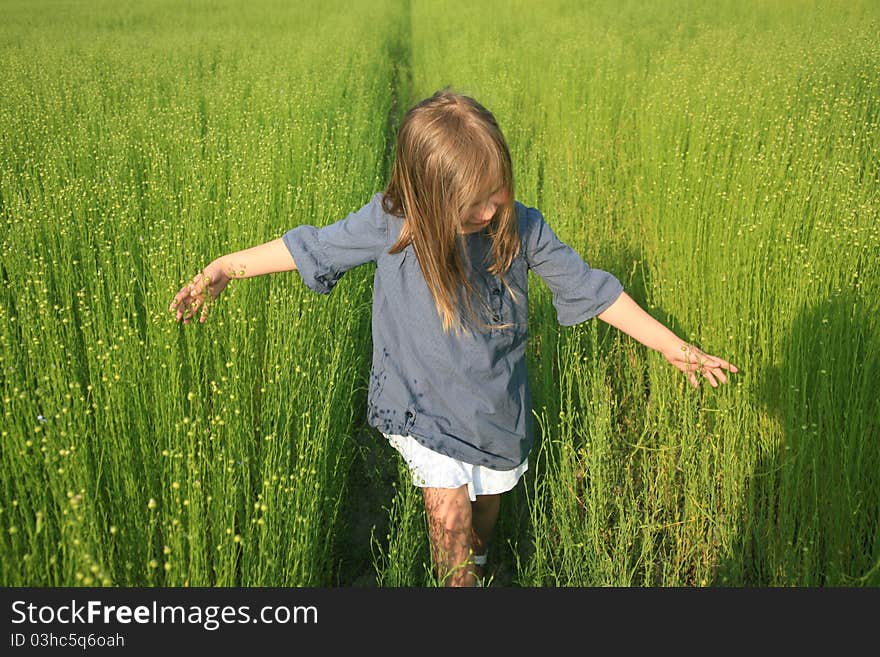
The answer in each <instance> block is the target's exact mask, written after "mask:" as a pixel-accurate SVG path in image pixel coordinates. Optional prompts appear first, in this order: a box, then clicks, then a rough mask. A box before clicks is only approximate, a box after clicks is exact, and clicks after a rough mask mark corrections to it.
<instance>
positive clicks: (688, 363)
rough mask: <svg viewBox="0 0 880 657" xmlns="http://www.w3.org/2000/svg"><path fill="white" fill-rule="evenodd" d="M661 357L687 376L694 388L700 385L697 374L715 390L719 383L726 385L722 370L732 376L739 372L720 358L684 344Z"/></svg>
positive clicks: (725, 376)
mask: <svg viewBox="0 0 880 657" xmlns="http://www.w3.org/2000/svg"><path fill="white" fill-rule="evenodd" d="M663 355H664V356H665V357H666V360H668V361H669V362H670V363H672V365H674V366H675V367H677V368H678V369H680V370H681V371H682V372H684V373H685V374H687V377H688V381H690V382H691V385H692V386H693V387H694V388H697V387H699V385H700V382H699V381H698V380H697V373H699V374H702V375H703V376H704V377H706V379H707V380H708V381H709V383H710V384H711V386H712V387H713V388H717V387H718V383H719V382H721V383H727V375H726V374H725V373H724V370H727V371H728V372H731V373H734V374H735V373H737V372H739V369H737V367H736V365H731V364H730V363H728V362H727V361H726V360H724V359H722V358H718V357H717V356H712V355H710V354H707V353H705V352H704V351H701V350H700V349H697V348H696V347H695V346H693V345H690V344H686V343H685V344H684V345H682V346H681V347H680V348H679V349H678V350H677V351H674V352H671V353H664V354H663Z"/></svg>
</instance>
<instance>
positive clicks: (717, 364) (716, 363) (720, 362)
mask: <svg viewBox="0 0 880 657" xmlns="http://www.w3.org/2000/svg"><path fill="white" fill-rule="evenodd" d="M707 356H708V354H707ZM708 357H709V358H710V359H711V361H712V362H709V363H708V365H709V366H710V367H712V368H713V369H717V368H721V367H723V368H724V369H726V370H727V371H728V372H733V373H734V374H735V373H737V372H739V370H738V369H737V367H736V365H731V364H730V363H729V362H727V361H726V360H724V359H723V358H718V356H708Z"/></svg>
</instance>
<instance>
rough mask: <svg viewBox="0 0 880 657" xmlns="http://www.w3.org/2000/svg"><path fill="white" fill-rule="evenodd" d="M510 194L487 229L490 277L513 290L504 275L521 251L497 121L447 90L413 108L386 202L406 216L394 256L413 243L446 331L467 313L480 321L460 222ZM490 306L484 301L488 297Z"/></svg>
mask: <svg viewBox="0 0 880 657" xmlns="http://www.w3.org/2000/svg"><path fill="white" fill-rule="evenodd" d="M499 189H502V190H505V191H506V193H507V194H506V196H507V198H506V200H505V202H504V203H503V204H502V205H499V206H498V209H497V210H496V212H495V215H494V216H493V218H492V220H491V222H490V223H489V225H488V227H487V231H488V235H489V237H490V239H491V242H492V247H491V252H492V260H493V262H492V264H491V265H490V266H489V272H490V273H492V274H493V275H495V276H498V277H499V278H500V279H501V281H502V284H503V285H504V286H505V287H506V288H507V289H508V290H509V291H510V292H511V293H513V291H512V290H511V288H510V286H509V285H508V284H507V282H506V280H505V277H504V275H505V274H506V272H507V271H508V269H510V266H511V263H512V262H513V260H514V258H515V257H516V255H517V254H518V252H519V249H520V242H519V231H518V230H517V220H516V213H515V212H514V207H513V199H514V184H513V171H512V164H511V158H510V151H509V149H508V147H507V142H506V141H505V139H504V135H503V134H502V132H501V129H500V128H499V127H498V122H497V121H496V120H495V117H494V116H493V115H492V113H491V112H489V111H488V110H487V109H486V108H485V107H483V106H482V105H481V104H480V103H478V102H477V101H476V100H474V99H473V98H471V97H469V96H465V95H463V94H460V93H456V92H453V91H451V90H450V88H449V87H445V88H443V89H441V90H440V91H437V92H436V93H434V95H432V96H430V97H429V98H426V99H424V100H422V101H421V102H419V103H417V104H416V105H414V106H413V107H412V108H410V109H409V110H408V111H407V113H406V114H405V115H404V118H403V121H402V122H401V124H400V129H399V130H398V135H397V148H396V153H395V161H394V165H393V167H392V170H391V179H390V180H389V182H388V186H387V188H386V189H385V192H384V194H383V197H382V205H383V208H384V209H385V211H386V212H389V213H391V214H394V215H396V216H399V217H403V218H404V224H403V227H402V229H401V231H400V237H399V238H398V240H397V242H396V243H395V244H394V245H393V246H392V247H391V249H390V250H389V253H398V252H400V251H402V250H403V249H404V248H406V246H407V245H409V244H412V245H413V248H414V250H415V253H416V257H417V259H418V262H419V266H420V267H421V270H422V274H423V275H424V277H425V282H426V283H427V285H428V289H429V290H430V292H431V295H432V296H433V298H434V303H435V304H436V306H437V311H438V313H439V315H440V318H441V321H442V325H443V330H444V331H446V332H449V331H450V329H452V328H454V329H455V330H456V331H460V330H461V329H463V328H464V320H463V317H462V314H463V313H462V311H463V310H466V311H467V314H468V316H469V317H470V318H472V319H474V320H475V321H476V322H477V323H478V324H480V325H481V326H483V327H494V328H501V327H503V326H506V325H489V324H486V323H485V322H483V321H482V320H479V319H477V315H476V313H475V311H474V308H473V303H472V297H478V295H477V294H476V292H475V289H474V287H473V285H472V284H471V282H470V281H469V280H468V278H467V275H466V272H467V269H466V263H467V248H466V243H465V236H464V234H463V233H462V232H461V228H462V223H463V221H464V220H465V218H466V215H467V213H468V211H469V210H470V208H471V206H472V204H474V203H476V202H478V201H483V200H485V199H486V198H487V197H489V196H490V195H492V194H493V193H494V192H496V191H497V190H499ZM483 303H485V300H483Z"/></svg>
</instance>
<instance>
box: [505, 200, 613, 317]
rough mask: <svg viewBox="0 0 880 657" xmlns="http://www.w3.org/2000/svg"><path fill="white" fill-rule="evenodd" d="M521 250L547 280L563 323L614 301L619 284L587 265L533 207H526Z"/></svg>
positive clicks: (530, 264) (537, 271) (588, 315)
mask: <svg viewBox="0 0 880 657" xmlns="http://www.w3.org/2000/svg"><path fill="white" fill-rule="evenodd" d="M522 228H523V229H524V231H525V233H524V238H523V243H524V244H523V245H524V252H525V258H526V261H527V263H528V265H529V268H530V269H532V270H534V272H535V273H536V274H537V275H538V276H540V277H541V279H543V280H544V282H545V283H547V287H549V288H550V291H551V292H552V294H553V305H554V307H555V308H556V316H557V319H558V320H559V323H560V324H561V325H563V326H573V325H575V324H579V323H581V322H584V321H586V320H588V319H592V318H593V317H595V316H596V315H598V314H599V313H601V312H602V311H603V310H605V309H606V308H607V307H608V306H610V305H611V304H612V303H614V302H615V301H616V300H617V297H619V296H620V293H621V292H623V285H622V284H621V283H620V281H619V280H618V279H617V278H616V277H615V276H614V275H612V274H609V273H608V272H606V271H602V270H601V269H593V268H591V267H590V266H589V265H588V264H587V263H586V262H585V261H584V259H583V258H582V257H581V256H580V254H578V252H577V251H575V250H574V249H572V248H571V247H570V246H568V245H567V244H565V243H564V242H562V241H561V240H560V239H559V238H558V237H557V236H556V234H555V233H554V232H553V230H552V229H551V228H550V226H549V224H547V222H546V221H545V220H544V216H543V215H542V214H541V212H540V211H539V210H537V209H536V208H526V214H525V221H524V222H523V225H522Z"/></svg>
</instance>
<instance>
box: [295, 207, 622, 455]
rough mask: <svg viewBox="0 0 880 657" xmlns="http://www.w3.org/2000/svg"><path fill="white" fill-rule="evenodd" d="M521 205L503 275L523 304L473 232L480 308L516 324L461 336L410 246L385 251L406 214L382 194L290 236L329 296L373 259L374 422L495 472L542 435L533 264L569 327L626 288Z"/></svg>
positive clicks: (299, 260) (306, 273) (496, 320)
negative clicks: (535, 379) (535, 387)
mask: <svg viewBox="0 0 880 657" xmlns="http://www.w3.org/2000/svg"><path fill="white" fill-rule="evenodd" d="M514 207H515V210H516V215H517V219H518V222H519V237H520V241H521V244H522V248H521V250H520V252H519V254H518V255H517V257H516V258H515V259H514V261H513V264H512V266H511V268H510V270H509V271H508V273H507V275H506V279H507V283H508V284H509V285H510V286H511V288H513V290H514V292H515V295H516V299H514V298H513V297H512V296H511V295H510V293H509V292H508V291H507V290H506V289H505V288H504V286H503V285H501V284H500V282H499V279H498V278H497V277H496V276H493V275H492V274H490V273H489V272H488V271H487V267H488V265H489V264H491V251H490V241H489V238H488V236H487V235H486V233H485V231H480V232H476V233H470V234H468V235H467V236H466V241H467V245H468V254H469V257H470V267H471V268H470V274H469V279H470V280H471V282H472V283H473V284H474V286H475V289H476V290H477V291H478V293H479V294H480V295H481V296H482V298H483V299H484V300H485V302H486V303H485V305H484V304H475V308H476V309H477V310H478V311H479V312H482V313H483V315H482V317H483V319H484V321H486V322H487V323H493V324H510V327H509V328H503V329H486V330H482V329H476V330H473V331H471V332H469V333H464V334H458V335H456V334H455V332H454V331H453V332H451V333H445V332H444V331H443V328H442V324H441V320H440V315H439V313H438V312H437V308H436V306H435V304H434V299H433V297H432V296H431V293H430V292H429V290H428V286H427V284H426V283H425V279H424V277H423V276H422V272H421V269H420V267H419V263H418V260H417V258H416V255H415V251H414V250H413V247H412V244H410V245H409V246H407V247H406V248H405V249H403V250H402V251H400V252H399V253H396V254H393V255H392V254H389V253H388V250H389V249H390V248H391V246H392V245H393V244H394V243H395V242H396V241H397V238H398V235H399V233H400V229H401V227H402V226H403V219H402V218H400V217H395V216H394V215H392V214H389V213H387V212H385V210H384V209H383V208H382V193H381V192H378V193H376V194H374V195H373V197H372V199H371V200H370V202H369V203H367V204H366V205H364V206H363V207H362V208H361V209H359V210H358V211H356V212H352V213H350V214H349V215H348V216H347V217H345V218H344V219H342V220H340V221H337V222H336V223H334V224H330V225H328V226H324V227H322V228H316V227H315V226H309V225H302V226H297V227H296V228H293V229H291V230H289V231H287V232H286V233H285V234H284V235H283V240H284V243H285V245H286V246H287V248H288V249H289V250H290V253H291V255H292V256H293V260H294V262H295V263H296V267H297V270H298V271H299V273H300V276H301V277H302V280H303V282H304V283H305V284H306V285H307V286H308V287H309V288H311V289H312V290H314V291H315V292H318V293H321V294H327V293H329V292H330V291H331V290H332V289H333V286H334V285H336V283H337V281H339V279H340V278H341V277H342V275H343V274H344V273H345V272H346V271H348V270H349V269H351V268H353V267H357V266H358V265H361V264H364V263H366V262H375V263H376V271H375V275H374V279H373V315H372V333H373V362H372V368H371V371H370V384H369V393H368V402H367V419H368V422H369V424H370V425H371V426H373V427H376V428H377V429H379V430H380V431H382V432H383V433H385V434H399V435H404V436H405V435H410V436H413V438H415V439H416V440H417V441H418V442H420V443H421V444H423V445H424V446H426V447H428V448H429V449H432V450H434V451H436V452H440V453H441V454H446V455H447V456H451V457H453V458H456V459H460V460H462V461H465V462H466V463H472V464H475V465H482V466H486V467H488V468H492V469H495V470H509V469H512V468H515V467H516V466H517V465H519V464H520V463H521V462H522V461H523V460H525V458H526V457H527V456H528V453H529V450H530V449H531V446H532V442H533V439H534V427H533V418H532V408H531V396H530V393H529V380H528V374H527V372H526V357H525V353H526V332H527V327H528V315H527V310H528V271H529V269H531V270H532V271H534V272H535V273H536V274H537V275H538V276H540V277H541V278H542V279H543V280H544V281H545V282H546V283H547V286H548V287H549V288H550V290H551V292H552V293H553V305H554V306H555V308H556V313H557V319H558V320H559V323H560V324H562V325H563V326H571V325H574V324H578V323H580V322H583V321H585V320H588V319H590V318H592V317H595V316H596V315H598V314H599V313H601V312H602V311H603V310H605V309H606V308H607V307H608V306H610V305H611V304H612V303H613V302H614V301H615V299H617V297H618V296H619V295H620V293H621V292H622V291H623V286H622V285H621V284H620V281H618V279H617V278H615V277H614V276H612V275H611V274H609V273H607V272H604V271H601V270H598V269H592V268H590V266H589V265H587V263H586V262H584V260H583V259H582V258H581V257H580V255H578V253H577V252H576V251H575V250H574V249H572V248H571V247H569V246H568V245H566V244H565V243H563V242H561V241H560V240H559V238H557V237H556V235H555V234H554V232H553V231H552V230H551V228H550V226H549V225H548V224H547V223H546V222H545V221H544V217H543V215H542V214H541V213H540V212H539V211H538V210H537V209H535V208H532V207H527V206H525V205H523V204H522V203H520V202H518V201H515V202H514ZM483 306H484V309H483V310H480V308H481V307H483Z"/></svg>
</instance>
